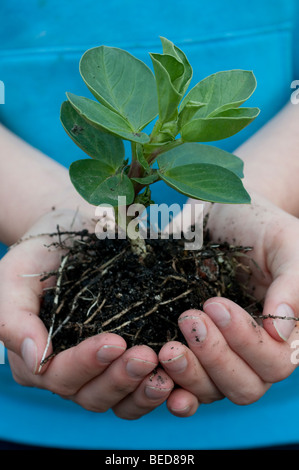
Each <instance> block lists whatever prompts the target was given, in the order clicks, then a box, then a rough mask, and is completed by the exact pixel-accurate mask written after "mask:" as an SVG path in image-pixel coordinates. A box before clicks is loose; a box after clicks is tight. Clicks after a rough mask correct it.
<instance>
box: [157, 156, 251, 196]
mask: <svg viewBox="0 0 299 470" xmlns="http://www.w3.org/2000/svg"><path fill="white" fill-rule="evenodd" d="M158 174H159V175H160V177H161V178H162V179H163V181H164V182H165V183H166V184H167V185H168V186H170V187H172V188H174V189H175V190H177V191H179V192H180V193H182V194H185V195H186V196H188V197H191V198H194V199H200V200H203V201H210V202H218V203H224V204H246V203H250V197H249V195H248V193H247V192H246V190H245V189H244V187H243V184H242V182H241V180H240V178H238V176H236V174H235V173H233V172H231V171H229V170H227V169H226V168H223V167H221V166H217V165H211V164H209V163H195V164H193V165H183V166H177V167H174V168H170V169H167V170H164V171H163V170H158Z"/></svg>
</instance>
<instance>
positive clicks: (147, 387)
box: [113, 368, 174, 420]
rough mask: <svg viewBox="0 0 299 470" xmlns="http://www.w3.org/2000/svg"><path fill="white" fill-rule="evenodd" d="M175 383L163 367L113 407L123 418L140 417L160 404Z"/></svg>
mask: <svg viewBox="0 0 299 470" xmlns="http://www.w3.org/2000/svg"><path fill="white" fill-rule="evenodd" d="M173 387H174V383H173V381H172V380H171V378H170V377H168V375H167V374H166V373H165V371H164V370H163V369H161V368H159V369H157V370H156V371H155V372H154V373H152V374H150V375H148V376H147V377H146V378H145V379H144V380H143V381H142V382H141V384H140V385H139V386H138V387H137V389H136V390H135V391H134V392H132V393H131V394H130V395H128V396H127V397H126V398H124V399H123V400H122V401H121V402H120V403H118V404H117V405H116V406H114V407H113V411H114V413H115V414H116V415H117V416H118V417H120V418H122V419H130V420H132V419H138V418H141V417H142V416H144V415H145V414H147V413H150V412H151V411H153V410H154V409H155V408H157V407H158V406H160V405H161V404H162V403H163V402H164V401H165V400H166V399H167V397H168V396H169V395H170V393H171V391H172V389H173Z"/></svg>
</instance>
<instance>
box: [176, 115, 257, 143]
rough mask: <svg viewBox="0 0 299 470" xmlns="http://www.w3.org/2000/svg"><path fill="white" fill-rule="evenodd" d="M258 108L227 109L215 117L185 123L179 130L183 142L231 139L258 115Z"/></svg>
mask: <svg viewBox="0 0 299 470" xmlns="http://www.w3.org/2000/svg"><path fill="white" fill-rule="evenodd" d="M259 112H260V110H259V109H258V108H240V109H229V110H226V111H223V112H222V113H219V115H216V116H215V117H207V118H195V119H191V121H189V122H187V123H186V124H185V125H184V126H183V127H182V129H181V136H182V139H183V141H184V142H213V141H216V140H221V139H226V138H228V137H231V136H233V135H235V134H237V133H238V132H240V131H241V130H242V129H244V128H245V127H246V126H248V124H250V123H251V122H252V121H253V120H254V119H255V118H256V117H257V116H258V114H259Z"/></svg>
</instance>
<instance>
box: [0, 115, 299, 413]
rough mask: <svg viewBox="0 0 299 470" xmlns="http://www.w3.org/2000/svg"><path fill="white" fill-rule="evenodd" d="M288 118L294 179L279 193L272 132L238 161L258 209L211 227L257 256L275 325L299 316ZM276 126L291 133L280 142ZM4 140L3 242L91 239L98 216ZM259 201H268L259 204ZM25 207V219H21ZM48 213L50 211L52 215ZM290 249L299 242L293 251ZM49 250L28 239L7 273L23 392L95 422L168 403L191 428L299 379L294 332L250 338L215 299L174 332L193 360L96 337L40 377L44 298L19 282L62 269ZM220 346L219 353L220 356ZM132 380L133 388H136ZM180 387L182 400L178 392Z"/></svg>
mask: <svg viewBox="0 0 299 470" xmlns="http://www.w3.org/2000/svg"><path fill="white" fill-rule="evenodd" d="M283 113H287V114H288V113H290V114H292V115H293V113H294V110H293V109H292V108H289V110H286V111H284V112H283ZM288 116H289V114H288ZM288 116H286V115H285V114H284V115H283V116H282V117H280V116H279V117H278V118H276V121H275V122H276V123H275V122H274V121H273V122H274V124H273V123H270V126H271V125H272V126H276V127H277V128H278V129H279V131H280V139H282V140H283V136H284V135H285V134H286V137H285V139H286V145H287V144H288V145H289V147H288V150H289V151H288V157H287V158H288V159H289V162H288V165H285V166H286V167H287V168H289V173H290V175H289V179H288V178H287V174H286V175H285V179H284V185H283V184H280V183H281V178H280V176H281V172H280V169H279V168H280V166H282V165H281V163H280V161H281V152H280V151H278V149H280V147H279V146H278V145H277V146H275V145H274V144H273V145H272V146H273V148H272V146H271V145H270V144H269V135H271V136H275V137H276V135H277V133H276V132H274V133H273V128H272V130H271V129H270V131H269V127H267V128H265V130H264V129H263V130H262V131H261V133H260V134H259V135H258V136H255V138H256V139H257V141H256V142H254V139H252V140H250V141H248V143H246V144H245V146H244V147H243V148H241V149H239V151H238V152H237V153H238V154H239V155H240V156H242V158H243V159H244V161H245V172H246V169H247V170H248V171H247V173H246V174H247V175H249V176H247V178H246V180H245V185H246V186H247V187H248V188H249V187H250V193H251V194H252V195H253V203H252V205H251V206H218V205H214V206H213V208H212V212H211V217H210V224H211V230H212V234H213V237H214V238H215V239H218V237H219V236H221V237H223V236H225V238H226V239H228V240H231V239H232V237H233V238H237V237H239V241H240V244H245V245H248V244H250V245H253V246H254V252H253V256H254V257H255V259H256V260H257V261H258V262H259V264H260V266H261V269H262V271H264V274H265V276H266V277H263V276H260V273H261V271H259V272H257V273H256V278H255V280H256V287H257V288H258V290H257V291H256V292H259V295H261V294H263V293H266V295H267V297H266V303H265V309H264V313H267V312H270V313H271V314H273V312H275V310H276V307H277V306H278V305H280V304H282V305H288V306H290V307H291V308H292V310H293V313H294V315H295V313H296V309H295V306H296V305H297V303H298V299H297V293H296V292H295V290H296V289H295V287H294V286H295V284H296V279H297V278H296V276H297V272H298V268H296V264H297V265H298V262H297V261H298V260H296V257H297V256H299V255H296V256H294V253H295V254H296V251H298V252H299V250H296V249H295V248H294V247H296V246H297V240H298V235H299V227H298V221H297V219H296V218H295V217H293V216H292V215H290V214H288V213H287V212H286V211H289V212H290V213H294V214H295V212H296V207H295V206H296V204H294V203H292V207H288V198H285V197H283V194H284V191H283V189H285V187H286V182H287V183H288V182H289V185H288V190H289V191H290V192H291V191H292V195H294V198H295V197H297V193H296V190H297V189H296V188H297V186H296V185H295V184H294V185H292V184H291V182H292V181H293V178H294V177H293V173H294V172H295V169H296V168H295V166H296V164H297V163H296V162H295V158H294V157H293V158H291V157H290V155H291V150H292V152H293V156H294V155H295V154H296V142H294V144H293V147H292V148H291V149H290V143H289V138H290V136H289V131H288V129H289V118H288ZM277 122H278V124H277ZM280 122H284V124H285V130H284V127H282V126H280V125H279V123H280ZM276 130H277V129H276ZM1 132H2V135H1V137H2V139H1V144H2V150H1V152H2V151H3V154H4V155H6V156H7V158H5V160H4V159H3V158H2V159H1V163H0V165H1V166H2V168H1V171H0V174H1V177H2V178H3V182H4V183H5V184H4V185H2V184H1V185H0V197H1V200H2V201H8V202H6V203H5V205H4V210H3V211H1V215H0V238H1V240H2V241H4V242H5V243H7V244H8V245H11V244H13V243H15V242H16V241H17V240H18V239H19V238H20V237H23V238H26V237H28V236H32V235H33V234H35V235H37V234H40V233H47V232H48V231H50V232H53V231H55V229H56V226H57V223H59V224H60V226H62V227H66V228H67V227H70V226H71V225H72V226H73V228H82V227H85V228H88V227H90V220H91V218H92V216H93V215H94V208H91V207H90V206H89V205H87V204H86V203H85V202H84V201H82V199H81V198H79V197H77V195H75V192H74V191H73V189H72V187H71V185H70V183H69V179H68V175H67V172H66V170H65V169H64V168H62V167H60V166H59V165H57V164H56V163H55V162H53V161H52V160H51V159H48V158H47V157H45V156H44V155H41V154H40V152H37V151H36V150H35V149H32V148H31V147H30V146H28V145H27V144H25V143H24V142H22V141H20V140H19V139H17V138H16V137H15V136H13V135H11V134H10V133H8V132H7V131H6V130H5V129H3V128H2V129H1ZM263 132H265V134H264V133H263ZM284 132H285V134H284ZM263 136H264V137H263ZM294 140H296V134H294V135H293V141H294ZM297 148H298V147H297ZM253 149H254V151H253ZM275 149H276V150H277V153H276V154H275ZM267 151H271V152H272V153H271V158H272V164H273V163H274V162H275V164H273V165H272V167H271V178H272V183H273V186H272V187H273V188H275V190H272V193H271V181H270V180H269V181H268V180H267V178H266V175H267V165H268V160H267V158H266V157H265V160H263V156H264V155H266V153H267ZM252 154H254V155H259V156H260V159H258V158H257V157H256V158H253V159H250V157H251V155H252ZM41 159H42V160H43V162H44V164H43V165H41V164H40V161H41ZM263 161H265V162H266V163H265V166H263ZM293 161H294V162H293ZM18 162H23V165H22V166H21V169H22V171H18V172H16V171H15V170H14V173H12V171H13V169H15V168H18V169H19V168H20V166H18ZM292 163H293V167H292ZM28 173H30V174H28ZM12 174H13V175H14V181H15V184H14V188H18V191H15V189H13V190H12V185H11V184H10V183H9V182H10V181H11V175H12ZM27 174H28V178H27V179H26V177H25V175H27ZM33 175H34V179H33ZM250 175H253V177H252V176H250ZM31 178H32V179H31ZM34 181H37V182H40V185H39V184H38V183H34ZM267 181H268V183H267ZM28 182H29V185H28ZM33 184H35V187H34V191H33V190H32V188H33ZM250 185H251V186H250ZM28 186H29V187H30V190H28ZM256 189H259V193H258V192H257V190H256ZM263 192H264V193H265V196H266V197H265V198H263V197H262V196H260V194H261V193H263ZM36 194H40V197H37V196H36ZM271 194H272V195H273V200H274V202H275V203H276V204H278V205H280V207H281V208H282V209H284V210H282V209H281V208H279V207H276V206H274V205H272V204H271V203H270V202H269V198H271ZM280 194H281V196H280ZM20 198H21V201H22V211H20V210H19V207H20ZM289 199H291V198H289ZM53 206H54V207H55V210H52V207H53ZM33 214H35V215H33ZM265 214H268V216H267V217H265ZM253 221H255V222H257V223H256V225H254V224H253ZM233 222H234V224H233ZM232 227H233V228H234V229H233V230H232ZM254 227H256V228H254ZM261 234H263V235H264V236H263V237H261ZM266 235H267V236H266ZM290 240H294V244H293V245H292V250H291V248H290ZM47 242H48V239H47V237H46V238H42V237H32V238H30V239H29V240H27V241H24V242H22V243H21V244H18V245H17V246H15V247H13V248H12V249H11V250H10V251H9V252H8V254H7V255H6V256H5V257H4V258H3V260H2V261H1V262H0V299H1V304H0V339H1V340H2V341H4V343H5V346H6V347H7V349H8V353H9V360H10V365H11V368H12V372H13V375H14V377H15V379H16V380H17V381H18V382H19V383H21V384H23V385H27V386H36V387H40V388H47V389H49V390H52V391H54V392H55V393H57V394H59V395H61V396H63V397H64V398H68V399H71V400H73V401H75V402H76V403H78V404H79V405H81V406H83V407H84V408H87V409H90V410H93V411H98V412H101V411H105V410H106V409H108V408H112V409H113V410H114V412H115V413H116V414H117V415H118V416H120V417H122V418H125V419H136V418H138V417H140V416H142V415H143V414H145V413H148V412H149V411H151V410H152V409H154V408H155V407H157V406H159V405H160V404H161V403H162V402H163V401H165V400H167V405H168V408H169V410H170V411H171V413H173V414H175V415H177V416H182V417H184V416H190V415H192V414H194V413H195V411H196V410H197V408H198V406H199V404H200V403H210V402H212V401H214V400H218V399H221V398H222V397H224V396H227V397H228V398H229V399H231V400H232V401H234V402H236V403H242V404H245V403H251V402H252V401H255V400H257V399H258V398H259V397H260V396H262V395H263V394H264V393H265V392H266V391H267V389H268V388H269V386H270V385H271V383H273V382H275V381H277V380H281V379H283V378H285V377H287V376H288V375H289V374H291V373H292V371H293V370H294V366H293V364H291V363H290V350H291V349H290V344H291V341H292V340H293V339H294V338H296V335H297V329H296V328H295V329H294V323H293V322H292V321H287V322H286V321H283V323H280V324H279V323H276V324H275V323H274V322H273V320H267V321H265V322H264V328H261V327H260V326H258V325H255V327H253V324H254V322H253V319H252V318H251V317H249V316H248V314H247V313H246V312H245V311H244V310H243V309H241V308H240V307H239V306H237V305H235V304H233V303H232V302H230V301H228V300H226V299H219V298H217V299H210V300H209V301H208V302H207V303H206V304H205V306H204V311H203V312H200V311H189V312H182V315H181V319H180V321H179V324H180V326H181V328H182V331H183V332H184V334H185V337H186V340H187V342H188V346H189V348H187V347H186V346H182V345H181V344H180V343H168V344H167V345H165V346H164V347H163V348H162V350H161V352H160V354H159V358H158V357H157V355H156V354H155V353H154V352H153V351H152V350H151V349H150V348H148V347H147V346H142V347H138V348H131V349H129V350H127V349H126V345H125V343H124V340H123V339H122V338H120V337H119V336H117V335H104V336H103V335H98V336H96V337H94V338H92V339H90V340H86V341H84V342H83V343H82V344H81V345H79V346H77V347H76V348H72V349H70V350H69V351H64V352H63V353H60V354H59V355H58V356H56V357H55V358H54V359H53V360H52V361H51V362H50V363H49V364H48V365H47V366H45V367H43V368H42V369H41V370H40V371H39V368H38V367H37V366H38V364H39V361H40V359H41V357H42V353H43V350H44V347H45V343H46V338H47V332H46V330H45V327H44V326H43V324H42V322H41V321H40V319H39V318H38V312H39V296H40V294H41V289H42V287H44V286H42V285H41V284H40V282H39V281H38V279H37V278H35V277H26V278H24V277H21V276H20V275H19V274H20V272H21V273H24V274H33V273H37V272H44V271H47V270H49V269H51V268H53V267H54V266H57V263H58V259H57V257H56V256H55V255H54V254H53V253H49V252H48V251H47V250H45V246H44V245H45V243H47ZM21 259H22V263H20V260H21ZM293 261H294V263H293ZM295 262H296V263H295ZM219 304H220V307H219ZM221 305H222V306H226V307H228V308H229V312H230V315H231V320H230V321H229V322H228V323H226V324H224V323H223V321H222V323H220V324H219V317H220V313H221V310H220V309H221ZM217 306H218V307H217ZM217 309H218V310H217ZM222 314H223V312H222ZM217 319H218V322H217ZM286 325H287V327H286ZM191 326H192V328H191ZM193 326H196V328H198V333H201V334H203V333H204V334H205V339H203V337H202V341H201V342H200V343H199V344H194V342H193V341H192V333H191V330H192V329H193ZM289 335H291V336H289ZM258 338H259V339H260V338H262V339H263V342H262V344H263V347H259V355H258V358H259V364H257V363H256V362H257V361H256V352H257V347H258V345H260V343H259V342H258ZM216 340H217V341H218V344H219V347H218V348H215V347H214V348H213V347H212V345H213V344H215V341H216ZM237 341H239V343H237ZM172 348H173V349H172ZM224 351H225V355H224ZM49 352H50V351H49ZM207 352H208V354H207ZM174 354H175V355H174ZM103 355H104V356H105V357H104V356H103ZM207 359H208V360H207ZM224 359H225V360H224ZM277 359H279V360H277ZM159 360H160V362H161V364H162V365H163V368H164V371H163V369H160V372H161V373H163V374H164V379H165V380H164V388H163V387H162V386H161V382H160V383H159V384H158V383H155V382H153V381H152V376H151V372H152V371H153V369H154V368H155V367H156V365H157V364H158V361H159ZM184 362H185V368H184V367H183V366H184ZM182 363H183V364H182ZM70 365H71V366H72V367H71V368H70ZM260 368H261V369H260ZM134 369H135V377H132V373H133V371H134ZM174 369H176V370H174ZM70 370H71V373H70V372H69V371H70ZM269 370H271V375H270V376H269ZM232 371H234V372H232ZM136 375H137V377H136ZM174 382H175V383H176V384H178V385H180V388H176V389H175V390H173V385H174ZM232 384H233V385H234V386H233V387H232ZM228 386H229V387H228ZM228 388H229V389H228Z"/></svg>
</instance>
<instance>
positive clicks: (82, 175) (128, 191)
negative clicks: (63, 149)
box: [69, 159, 134, 207]
mask: <svg viewBox="0 0 299 470" xmlns="http://www.w3.org/2000/svg"><path fill="white" fill-rule="evenodd" d="M69 173H70V178H71V181H72V183H73V185H74V187H75V188H76V190H77V191H78V193H79V194H80V195H81V196H82V197H83V198H84V199H85V200H86V201H87V202H89V203H90V204H93V205H95V206H97V205H99V204H110V205H112V206H113V207H115V206H117V205H118V196H125V197H126V203H127V204H131V203H132V202H133V200H134V187H133V184H132V182H131V181H130V179H129V178H128V177H127V176H126V175H125V174H122V173H118V174H114V173H111V168H110V167H109V166H108V165H106V164H104V163H102V162H101V161H99V160H89V159H86V160H78V161H76V162H73V163H72V164H71V166H70V170H69Z"/></svg>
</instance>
